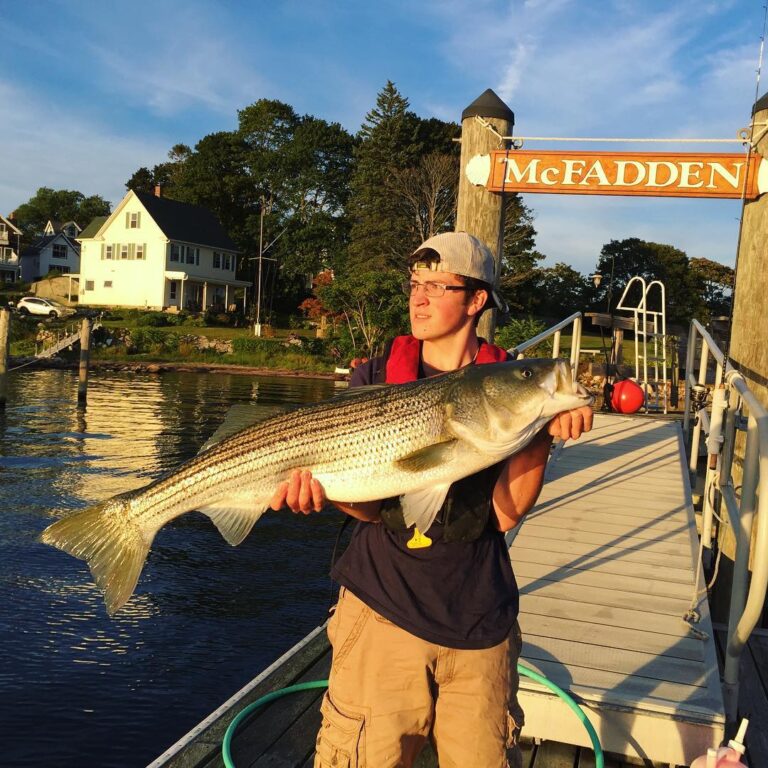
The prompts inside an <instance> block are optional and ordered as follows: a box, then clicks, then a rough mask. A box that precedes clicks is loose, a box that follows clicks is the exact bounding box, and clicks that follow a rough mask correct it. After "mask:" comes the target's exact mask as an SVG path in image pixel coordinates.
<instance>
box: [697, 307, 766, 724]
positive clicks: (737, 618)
mask: <svg viewBox="0 0 768 768" xmlns="http://www.w3.org/2000/svg"><path fill="white" fill-rule="evenodd" d="M697 338H700V339H701V352H700V355H699V363H698V369H697V365H696V346H697ZM710 355H711V356H712V358H713V359H714V361H715V371H714V388H713V393H714V394H713V397H712V404H711V413H709V414H708V413H707V410H706V403H705V402H702V399H703V395H704V393H705V389H704V388H706V387H707V378H708V376H707V371H708V364H709V356H710ZM694 387H699V388H700V389H699V393H700V398H701V399H700V400H699V403H700V404H701V406H702V407H700V408H698V409H697V411H696V416H697V418H696V421H695V423H694V426H693V430H692V432H691V444H690V457H689V458H690V464H689V467H690V469H691V471H692V472H695V471H696V466H697V460H698V455H699V445H700V442H701V434H702V432H704V434H705V435H707V453H708V456H709V460H708V462H707V474H706V478H705V482H704V500H703V507H702V544H703V545H704V546H706V547H711V531H712V519H713V516H714V514H715V505H716V500H715V499H713V498H712V491H717V492H718V493H719V494H720V498H721V499H722V501H723V503H724V505H725V510H726V513H727V515H726V517H725V519H726V520H727V522H728V523H729V524H730V525H731V527H732V528H733V531H734V534H735V538H736V554H735V558H734V567H733V582H732V585H731V599H730V610H729V617H728V645H727V648H726V652H725V669H724V675H723V694H724V699H725V713H726V717H727V718H728V720H731V721H732V720H735V719H736V715H737V701H738V687H739V659H740V656H741V652H742V651H743V649H744V646H745V645H746V643H747V640H748V639H749V636H750V634H752V630H754V628H755V627H756V626H757V622H758V621H759V620H760V615H761V613H762V610H763V606H764V603H765V596H766V591H767V589H768V411H767V410H766V408H765V407H764V406H763V405H762V404H761V403H760V402H759V401H758V400H757V398H756V397H755V395H754V394H753V393H752V392H751V391H750V389H749V385H748V383H747V381H746V379H745V378H744V377H743V376H742V375H741V373H739V372H738V371H737V370H736V369H735V368H734V367H733V366H732V365H731V364H730V362H729V361H728V360H726V358H725V355H724V354H723V353H722V351H721V350H720V349H719V348H718V346H717V344H716V343H715V342H714V340H713V339H712V337H711V336H710V335H709V334H708V333H707V331H706V330H705V329H704V328H703V327H702V325H701V323H699V322H698V321H696V320H694V321H692V322H691V330H690V334H689V336H688V354H687V364H686V370H685V417H684V427H685V430H686V434H688V429H689V428H690V424H691V403H692V401H693V397H692V388H694ZM745 413H746V414H748V418H747V419H745V418H744V414H745ZM745 424H746V426H745ZM744 429H746V433H747V439H746V447H745V449H744V458H743V472H742V479H741V492H740V494H739V495H737V494H736V487H735V483H734V481H733V475H732V466H733V455H734V448H735V441H736V436H737V434H738V432H739V431H743V430H744ZM756 514H757V533H756V536H755V546H754V551H753V553H752V562H753V570H752V579H751V582H750V583H749V587H747V583H748V582H749V581H750V580H749V557H750V541H751V539H752V526H753V522H754V519H755V515H756Z"/></svg>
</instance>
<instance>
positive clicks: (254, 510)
mask: <svg viewBox="0 0 768 768" xmlns="http://www.w3.org/2000/svg"><path fill="white" fill-rule="evenodd" d="M268 506H269V499H255V498H254V497H253V496H252V495H249V494H245V493H242V494H237V495H231V496H227V497H226V498H223V499H220V500H219V501H216V502H214V503H212V504H206V505H205V506H204V507H199V511H200V512H202V513H203V514H204V515H207V516H208V517H209V518H210V519H211V520H212V521H213V524H214V525H215V526H216V527H217V528H218V529H219V533H221V535H222V536H223V537H224V538H225V539H226V541H227V543H228V544H231V545H232V546H233V547H236V546H237V545H238V544H239V543H240V542H241V541H242V540H243V539H244V538H245V537H246V536H247V535H248V534H249V533H250V532H251V528H253V526H254V523H255V522H256V521H257V520H258V519H259V518H260V517H261V516H262V515H263V514H264V512H265V511H266V510H267V507H268Z"/></svg>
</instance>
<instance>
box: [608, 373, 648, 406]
mask: <svg viewBox="0 0 768 768" xmlns="http://www.w3.org/2000/svg"><path fill="white" fill-rule="evenodd" d="M644 403H645V394H644V393H643V388H642V387H641V386H640V385H639V384H638V383H637V382H636V381H632V379H622V381H617V382H616V383H615V384H614V385H613V393H612V394H611V408H613V410H614V411H615V412H616V413H637V412H638V411H639V410H640V409H641V408H642V407H643V404H644Z"/></svg>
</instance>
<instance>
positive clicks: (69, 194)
mask: <svg viewBox="0 0 768 768" xmlns="http://www.w3.org/2000/svg"><path fill="white" fill-rule="evenodd" d="M110 211H111V206H110V204H109V202H108V201H107V200H105V199H104V198H103V197H101V196H100V195H90V196H89V197H86V196H85V195H84V194H83V193H82V192H78V191H77V190H70V189H51V188H50V187H40V189H38V190H37V192H35V194H34V195H33V196H32V197H31V198H30V199H29V200H28V201H27V202H26V203H22V204H21V205H20V206H19V207H18V208H17V209H16V222H17V226H18V227H19V228H20V229H21V230H22V232H23V233H24V236H25V237H27V238H33V237H36V236H39V235H41V234H42V233H43V230H44V229H45V225H46V223H47V222H48V221H57V222H65V221H75V222H77V223H78V224H79V225H80V226H81V227H83V228H85V227H86V226H88V224H89V223H90V221H91V219H93V218H94V216H107V215H109V213H110Z"/></svg>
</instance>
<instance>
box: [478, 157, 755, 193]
mask: <svg viewBox="0 0 768 768" xmlns="http://www.w3.org/2000/svg"><path fill="white" fill-rule="evenodd" d="M466 173H467V177H468V178H469V180H470V181H471V182H472V183H473V184H477V185H481V186H485V187H486V188H487V189H488V190H490V191H491V192H550V193H558V194H569V195H646V196H661V197H712V198H740V197H741V196H742V193H743V194H744V196H745V197H746V199H748V200H751V199H754V198H756V197H757V196H758V195H760V194H762V193H763V192H764V191H766V190H768V161H766V160H763V158H762V157H761V156H760V155H756V154H753V155H751V156H750V158H749V161H747V157H746V155H745V154H725V153H718V154H711V153H710V154H703V153H686V154H671V153H639V152H633V153H629V152H622V153H619V152H613V153H602V152H551V151H541V152H537V151H530V150H510V151H509V152H504V151H497V152H493V153H492V154H491V155H478V156H476V157H473V158H472V159H471V160H470V161H469V163H468V164H467V168H466ZM745 177H746V182H745Z"/></svg>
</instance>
